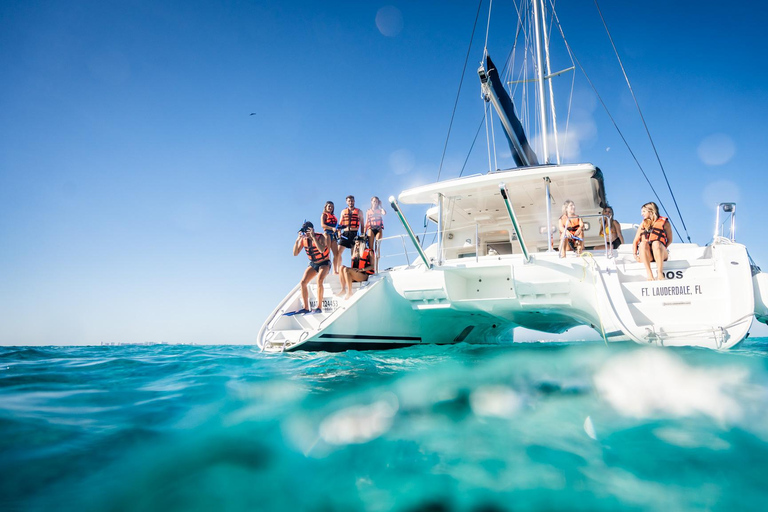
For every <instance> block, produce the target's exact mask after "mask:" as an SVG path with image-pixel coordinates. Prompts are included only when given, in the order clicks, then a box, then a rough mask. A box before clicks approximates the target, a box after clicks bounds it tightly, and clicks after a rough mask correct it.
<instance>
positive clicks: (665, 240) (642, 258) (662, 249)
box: [632, 202, 672, 281]
mask: <svg viewBox="0 0 768 512" xmlns="http://www.w3.org/2000/svg"><path fill="white" fill-rule="evenodd" d="M640 214H641V215H642V216H643V222H642V224H640V227H639V228H637V234H635V240H634V241H633V242H632V253H633V254H634V255H635V259H636V260H637V261H639V262H641V263H643V264H644V265H645V274H646V277H647V278H648V280H649V281H653V280H654V278H653V272H652V271H651V262H652V261H655V262H656V280H657V281H661V280H662V279H664V262H665V261H667V259H668V258H669V250H668V249H667V247H669V244H671V243H672V225H671V224H670V222H669V219H667V218H666V217H660V216H659V207H658V206H656V203H654V202H650V203H645V204H644V205H643V207H642V208H641V209H640Z"/></svg>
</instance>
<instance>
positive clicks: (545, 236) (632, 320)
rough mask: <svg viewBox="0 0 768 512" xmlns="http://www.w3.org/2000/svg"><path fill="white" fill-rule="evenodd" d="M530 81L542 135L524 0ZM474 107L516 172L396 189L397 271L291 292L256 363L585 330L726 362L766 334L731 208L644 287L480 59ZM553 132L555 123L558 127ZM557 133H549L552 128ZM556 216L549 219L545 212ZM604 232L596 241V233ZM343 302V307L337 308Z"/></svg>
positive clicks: (579, 168) (540, 63)
mask: <svg viewBox="0 0 768 512" xmlns="http://www.w3.org/2000/svg"><path fill="white" fill-rule="evenodd" d="M530 13H531V14H532V16H533V26H534V29H535V30H534V32H535V37H534V40H535V47H536V48H535V60H536V64H535V66H534V67H535V71H536V78H535V82H536V87H537V89H538V94H537V97H538V100H539V102H540V104H539V108H538V111H539V113H540V114H539V115H540V118H539V125H540V127H541V131H542V133H545V134H546V133H550V132H549V131H548V128H547V126H548V121H549V116H550V115H551V116H552V117H551V118H552V119H554V115H553V114H551V112H553V110H554V105H553V104H552V105H550V106H547V104H546V98H547V92H548V91H547V88H546V87H547V86H549V97H550V98H551V95H552V92H551V78H552V76H554V75H555V74H553V73H551V72H550V69H549V54H548V47H547V45H548V40H547V38H546V37H545V33H546V32H545V30H544V27H546V26H547V22H546V12H545V9H544V2H541V1H540V0H533V1H532V2H531V7H530ZM478 75H479V78H480V82H481V89H482V96H483V99H485V101H486V102H487V103H488V104H490V105H492V106H493V109H494V111H495V112H496V113H497V115H498V117H499V120H500V124H501V126H502V128H503V130H504V133H505V135H506V137H507V140H508V142H509V146H510V150H511V152H512V156H513V158H514V160H515V163H516V164H517V167H515V168H513V169H507V170H497V171H493V172H488V173H486V174H479V175H473V176H467V177H461V178H455V179H448V180H443V181H437V182H435V183H431V184H429V185H425V186H420V187H416V188H412V189H409V190H405V191H403V192H401V193H400V194H399V196H398V197H397V198H395V197H391V198H390V203H391V206H392V208H393V210H394V211H395V212H396V213H397V216H398V218H399V219H400V221H401V222H402V224H403V228H404V230H405V232H406V235H403V236H401V237H389V238H385V239H383V240H382V241H381V243H380V244H379V246H378V247H377V248H376V249H377V251H376V252H377V254H380V255H381V254H383V253H382V251H385V250H387V249H395V248H397V249H402V250H401V251H400V252H401V253H402V255H403V260H404V263H403V264H400V265H394V266H391V267H390V268H386V269H381V268H382V267H383V266H384V264H383V263H382V262H383V259H380V263H379V267H380V271H379V272H378V273H377V274H375V275H373V276H371V277H370V278H369V279H368V280H367V281H366V282H363V283H354V290H355V293H354V295H353V296H352V297H351V298H350V299H348V300H344V299H342V298H341V297H340V294H339V292H340V288H341V284H340V283H339V281H338V277H337V276H333V275H331V276H329V277H328V278H327V279H326V280H325V283H324V294H323V295H324V300H323V303H322V304H318V302H317V295H318V294H317V288H316V285H314V284H313V285H311V286H310V290H309V294H310V306H311V307H310V309H311V310H312V309H316V308H319V309H321V310H322V312H321V313H316V314H308V315H290V314H286V313H290V312H293V311H295V310H296V309H298V308H300V307H302V306H301V290H300V288H299V286H296V287H295V288H294V289H293V290H291V292H289V293H288V294H287V295H286V297H285V298H284V299H283V300H282V301H281V302H280V303H279V304H278V305H277V307H276V308H275V309H274V310H273V311H272V312H271V313H270V315H269V316H268V317H267V319H266V321H265V323H264V325H263V326H262V327H261V330H260V331H259V333H258V337H257V340H256V342H257V345H258V346H259V347H260V349H261V350H262V351H266V352H284V351H294V350H310V351H312V350H323V351H341V350H348V349H355V350H365V349H382V348H396V347H403V346H409V345H417V344H430V343H435V344H449V343H460V342H466V343H481V344H499V343H507V342H510V341H512V340H513V330H514V328H516V327H524V328H527V329H531V330H535V331H541V332H543V333H552V334H559V333H563V332H565V331H567V330H569V329H572V328H574V327H579V326H588V327H590V328H592V329H594V331H595V332H596V333H597V335H598V336H599V337H600V338H602V339H603V340H605V341H606V342H613V341H634V342H636V343H639V344H644V345H657V346H699V347H707V348H711V349H716V350H724V349H729V348H732V347H734V346H735V345H737V344H738V343H739V342H741V341H742V340H744V339H745V338H746V337H747V336H748V333H749V330H750V327H751V325H752V322H753V321H754V320H755V319H757V320H758V321H760V322H762V323H766V324H768V275H767V274H766V273H763V272H761V270H760V268H759V267H757V266H756V265H755V264H754V262H753V261H752V260H751V258H750V256H749V254H748V252H747V248H746V247H745V246H744V245H742V244H740V243H738V242H736V239H735V217H736V204H735V203H730V202H724V203H720V204H718V205H717V207H716V210H715V214H714V217H715V219H714V221H715V222H714V224H715V229H714V233H713V238H712V240H711V242H710V243H708V244H707V245H703V246H702V245H698V244H695V243H685V242H677V241H675V242H673V243H672V244H670V246H669V248H668V250H669V259H668V260H667V261H666V262H664V272H663V274H664V275H663V277H665V279H664V280H660V281H659V280H653V281H649V280H648V279H647V274H646V269H645V266H644V264H643V263H640V262H638V261H637V259H636V255H635V254H634V246H633V244H632V243H631V240H632V239H633V238H634V235H635V232H636V231H637V227H638V226H637V225H622V231H624V232H625V237H624V238H625V241H627V242H630V243H625V244H622V245H620V246H618V248H614V247H612V246H611V239H609V236H610V235H609V230H608V229H605V230H599V229H598V228H599V226H601V225H605V221H606V219H605V217H604V216H603V215H602V213H603V209H604V208H605V207H606V206H607V200H606V188H605V181H604V175H603V172H602V171H601V170H600V169H599V168H598V167H596V166H595V165H593V164H591V163H579V164H565V163H561V162H560V157H559V154H557V155H556V156H557V158H556V163H553V162H551V157H550V149H549V148H548V147H547V144H548V140H549V139H550V138H552V139H553V140H555V141H556V140H557V137H556V131H555V136H554V137H547V136H543V137H541V138H540V139H541V145H542V155H543V160H544V162H543V163H540V162H539V161H538V158H537V155H536V154H535V152H534V151H533V150H532V148H531V146H530V144H529V143H528V140H527V138H526V136H525V132H524V130H523V127H522V125H521V122H520V120H519V119H518V117H517V115H516V113H515V111H514V106H513V103H512V100H511V98H510V97H509V94H508V93H507V91H506V90H505V88H504V86H503V82H502V80H501V78H500V76H499V73H498V71H497V69H496V67H495V65H494V64H493V62H492V61H491V59H490V56H487V55H484V60H483V64H482V65H481V67H480V69H479V70H478ZM553 124H554V123H553ZM553 131H554V129H553ZM566 200H571V201H573V202H574V203H575V204H577V205H578V209H579V217H580V218H581V219H582V221H583V237H582V238H583V241H582V243H583V246H585V247H586V248H588V250H586V251H584V252H582V253H580V254H579V253H577V252H569V253H567V255H566V257H562V255H561V253H560V251H559V250H558V245H559V242H561V241H562V239H561V235H560V234H559V232H558V229H557V228H556V225H557V222H558V220H557V219H558V218H559V217H560V215H559V213H560V212H559V206H560V205H562V204H563V203H564V201H566ZM401 204H408V205H423V206H424V208H425V210H426V216H427V219H428V220H429V221H430V223H431V225H432V226H433V227H434V228H435V238H434V242H433V243H431V244H429V245H428V246H426V247H423V239H424V238H425V237H424V236H422V237H419V236H417V235H416V234H415V233H414V231H413V230H412V229H411V227H410V224H409V223H408V221H407V219H406V218H405V215H404V214H403V212H402V209H401V208H400V205H401ZM555 208H557V209H558V210H557V211H554V210H555ZM601 231H602V233H601ZM337 294H338V295H337Z"/></svg>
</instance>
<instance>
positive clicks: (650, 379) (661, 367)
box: [595, 350, 749, 423]
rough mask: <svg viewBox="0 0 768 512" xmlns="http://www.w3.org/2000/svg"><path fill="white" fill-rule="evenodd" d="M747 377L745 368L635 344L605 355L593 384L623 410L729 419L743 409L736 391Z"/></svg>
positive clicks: (639, 415) (736, 417)
mask: <svg viewBox="0 0 768 512" xmlns="http://www.w3.org/2000/svg"><path fill="white" fill-rule="evenodd" d="M748 377H749V372H748V371H747V370H746V369H744V368H736V367H724V368H717V369H715V368H694V367H691V366H689V365H687V364H686V363H684V362H683V361H682V360H681V359H680V358H678V357H677V356H675V355H673V354H671V353H670V352H668V351H664V350H638V351H633V352H632V353H629V354H622V355H620V356H616V357H613V358H611V359H609V360H608V361H607V362H606V363H605V365H604V366H603V368H601V369H600V371H599V372H598V373H597V374H596V375H595V386H596V388H597V390H598V392H599V394H600V396H601V397H602V398H603V399H604V400H606V401H607V402H608V403H609V404H610V405H611V406H612V407H613V408H614V409H616V410H617V411H618V412H619V413H620V414H622V415H624V416H630V417H634V418H649V417H685V416H695V415H704V416H709V417H711V418H713V419H715V420H717V421H718V422H721V423H733V422H738V421H739V420H740V419H741V418H742V416H743V414H744V411H743V410H742V407H741V406H740V405H739V402H738V400H737V397H735V396H734V392H735V390H736V389H738V388H741V387H743V386H745V385H746V383H747V380H748Z"/></svg>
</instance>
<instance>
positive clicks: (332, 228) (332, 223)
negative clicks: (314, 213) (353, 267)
mask: <svg viewBox="0 0 768 512" xmlns="http://www.w3.org/2000/svg"><path fill="white" fill-rule="evenodd" d="M333 210H334V205H333V201H327V202H326V203H325V206H324V207H323V213H322V214H321V215H320V226H321V227H322V228H323V233H325V243H326V245H328V247H330V248H331V254H333V273H334V274H338V273H339V267H341V259H339V244H338V240H339V229H338V224H339V220H338V219H337V218H336V216H335V215H334V214H333Z"/></svg>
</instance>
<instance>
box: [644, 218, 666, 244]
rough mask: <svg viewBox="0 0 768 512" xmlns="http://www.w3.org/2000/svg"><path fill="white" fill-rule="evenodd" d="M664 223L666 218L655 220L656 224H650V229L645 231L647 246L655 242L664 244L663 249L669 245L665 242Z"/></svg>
mask: <svg viewBox="0 0 768 512" xmlns="http://www.w3.org/2000/svg"><path fill="white" fill-rule="evenodd" d="M666 223H667V218H666V217H659V218H658V219H656V222H654V223H653V224H651V229H647V230H645V232H644V234H645V239H646V240H648V243H649V244H650V243H652V242H655V241H656V240H658V241H659V242H661V243H662V244H664V247H666V246H667V245H668V244H669V240H667V232H666V231H664V224H666Z"/></svg>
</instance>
